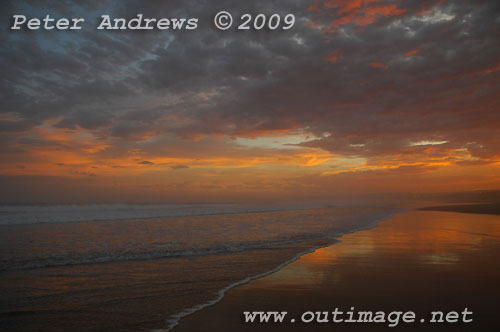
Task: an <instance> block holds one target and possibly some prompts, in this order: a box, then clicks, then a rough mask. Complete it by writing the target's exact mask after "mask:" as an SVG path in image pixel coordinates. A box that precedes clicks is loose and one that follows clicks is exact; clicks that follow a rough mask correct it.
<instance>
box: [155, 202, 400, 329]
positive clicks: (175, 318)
mask: <svg viewBox="0 0 500 332" xmlns="http://www.w3.org/2000/svg"><path fill="white" fill-rule="evenodd" d="M401 212H404V210H396V211H391V212H388V213H385V214H383V215H381V216H378V217H377V218H374V220H373V221H372V222H370V223H368V224H366V225H364V226H362V227H359V228H355V229H352V230H349V231H346V232H345V233H343V234H341V235H339V236H337V237H342V236H343V235H346V234H349V233H354V232H357V231H361V230H366V229H370V228H374V227H376V226H377V225H378V223H379V222H381V221H383V220H386V219H388V218H390V217H392V216H393V215H395V214H397V213H401ZM338 242H341V241H340V240H338V239H335V240H334V241H333V242H330V243H327V244H325V245H321V246H317V247H313V248H311V249H308V250H306V251H303V252H300V253H298V254H297V255H295V256H294V257H292V258H291V259H289V260H287V261H285V262H283V263H281V264H280V265H278V266H277V267H275V268H274V269H272V270H269V271H266V272H264V273H260V274H257V275H254V276H251V277H247V278H245V279H243V280H240V281H237V282H235V283H232V284H230V285H228V286H226V287H224V288H222V289H221V290H219V291H218V292H217V295H216V297H215V298H214V299H213V300H210V301H208V302H206V303H203V304H199V305H196V306H194V307H190V308H187V309H184V310H182V311H181V312H179V313H177V314H174V315H172V316H170V317H169V318H168V319H167V320H166V323H167V328H166V329H154V330H150V332H169V331H171V330H172V329H173V328H174V327H175V326H177V325H178V324H179V321H180V320H181V319H182V318H184V317H186V316H189V315H191V314H193V313H195V312H197V311H200V310H202V309H205V308H207V307H210V306H212V305H214V304H216V303H218V302H219V301H221V300H222V299H223V298H224V295H225V294H226V292H227V291H228V290H230V289H232V288H234V287H237V286H240V285H243V284H246V283H248V282H250V281H252V280H255V279H259V278H262V277H265V276H267V275H270V274H272V273H274V272H277V271H279V270H281V269H282V268H284V267H285V266H287V265H288V264H290V263H293V262H295V261H296V260H298V259H299V258H300V257H302V256H303V255H306V254H309V253H312V252H314V251H316V250H318V249H321V248H325V247H329V246H331V245H334V244H335V243H338Z"/></svg>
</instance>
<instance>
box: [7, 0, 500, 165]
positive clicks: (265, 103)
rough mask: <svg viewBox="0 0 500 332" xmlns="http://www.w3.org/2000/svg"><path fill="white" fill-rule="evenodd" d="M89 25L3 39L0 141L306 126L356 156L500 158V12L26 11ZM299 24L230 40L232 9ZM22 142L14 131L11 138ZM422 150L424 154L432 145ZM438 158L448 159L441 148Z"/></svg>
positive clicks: (139, 7) (169, 6)
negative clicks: (218, 20) (215, 20)
mask: <svg viewBox="0 0 500 332" xmlns="http://www.w3.org/2000/svg"><path fill="white" fill-rule="evenodd" d="M28 9H29V12H31V13H33V14H38V15H39V16H42V15H44V14H46V13H50V14H53V15H54V16H61V15H70V14H71V15H76V16H81V17H85V18H86V19H87V22H86V25H85V28H84V30H82V31H73V32H43V31H40V32H8V31H5V28H4V29H3V31H2V32H0V37H1V38H2V46H1V50H0V71H1V72H2V81H1V85H0V94H1V97H2V98H1V101H0V110H1V111H2V112H11V113H15V114H16V116H17V117H16V118H15V119H14V120H8V121H0V132H2V133H12V132H21V133H22V132H26V131H27V130H29V129H30V128H32V127H34V126H38V125H41V124H42V123H43V122H44V121H46V120H49V119H57V121H58V122H57V124H56V126H57V127H59V128H68V129H75V128H78V127H81V128H85V129H88V130H92V131H93V132H94V133H95V135H97V136H98V137H100V138H103V139H104V138H108V137H114V138H117V139H122V140H124V141H138V140H143V139H147V138H150V137H154V136H157V135H163V134H173V135H177V136H178V137H182V138H193V137H200V136H204V135H228V136H256V135H260V134H262V133H266V132H273V131H278V130H280V131H281V130H287V129H292V128H305V129H306V130H308V131H310V132H311V133H313V134H314V135H316V136H317V137H318V138H317V139H316V140H313V141H310V142H307V143H303V145H306V146H311V147H320V148H323V149H325V150H328V151H331V152H334V153H338V154H343V155H348V156H364V157H374V156H378V155H389V154H394V153H403V154H404V153H407V154H411V153H420V152H419V151H420V150H422V148H420V147H409V145H410V144H411V143H413V142H418V141H425V140H428V141H432V140H437V141H448V142H449V143H448V145H445V146H443V147H440V148H439V149H441V150H438V152H437V153H439V151H442V152H443V153H445V152H446V151H448V150H449V149H451V148H457V149H458V148H465V149H468V151H470V153H471V154H472V155H474V156H477V157H479V158H484V159H488V158H490V157H492V156H498V155H499V154H500V150H499V149H500V147H499V145H498V143H497V142H498V141H499V139H500V134H499V131H498V128H499V125H500V112H498V109H500V105H499V100H500V99H499V91H500V83H499V82H500V80H499V75H500V71H499V70H498V66H499V61H500V43H499V42H498V31H499V29H500V19H499V14H500V5H499V4H498V2H497V1H482V2H481V3H477V2H463V1H445V2H443V1H439V2H438V1H427V2H421V1H398V2H392V1H365V2H361V1H326V2H322V1H319V2H318V1H306V0H295V1H287V2H283V1H279V2H278V1H252V2H249V1H245V2H243V1H242V2H239V3H235V2H234V1H201V0H200V1H147V2H145V1H121V2H111V1H99V2H97V1H96V2H94V3H93V6H90V5H88V4H87V3H86V4H85V5H84V4H81V3H80V2H78V3H76V2H75V3H69V2H64V3H61V2H56V1H44V2H42V3H40V2H31V3H30V2H26V1H25V2H22V1H19V2H18V1H16V2H14V1H12V2H9V5H8V6H5V7H4V9H3V10H2V12H1V15H2V21H3V22H9V16H10V15H12V14H14V13H19V12H23V10H28ZM222 9H225V10H230V11H231V12H232V13H233V14H234V16H235V17H237V14H240V13H244V12H249V13H259V12H265V13H274V12H278V13H283V14H285V13H289V12H290V13H294V14H295V15H296V16H297V23H296V25H295V27H294V28H293V29H291V30H288V31H275V32H271V31H217V30H215V29H214V28H213V27H212V26H211V23H210V22H211V17H212V16H213V14H214V13H216V12H217V11H218V10H222ZM137 13H142V14H144V15H145V17H156V18H159V17H167V18H168V17H198V18H199V19H200V24H199V28H198V29H197V30H196V31H178V32H170V31H146V32H144V31H142V32H123V31H120V32H104V31H97V30H95V20H96V18H97V17H98V15H100V14H111V15H113V16H115V17H127V18H131V17H134V16H135V15H136V14H137ZM9 135H11V134H9ZM419 149H420V150H419ZM436 149H437V148H436Z"/></svg>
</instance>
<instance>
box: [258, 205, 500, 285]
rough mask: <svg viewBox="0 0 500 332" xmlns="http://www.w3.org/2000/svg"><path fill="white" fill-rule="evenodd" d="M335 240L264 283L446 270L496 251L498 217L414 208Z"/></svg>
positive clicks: (499, 234) (499, 238) (302, 282)
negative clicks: (481, 252) (357, 273)
mask: <svg viewBox="0 0 500 332" xmlns="http://www.w3.org/2000/svg"><path fill="white" fill-rule="evenodd" d="M339 240H340V241H341V242H340V243H337V244H334V245H331V246H329V247H325V248H321V249H318V250H316V251H315V252H314V253H311V254H308V255H304V256H302V257H301V258H300V259H299V260H298V261H297V263H294V264H290V265H288V266H287V267H286V268H284V269H282V270H281V271H279V272H277V273H275V274H274V275H271V276H269V277H267V278H266V279H267V280H263V282H264V283H280V284H288V285H297V286H303V287H316V286H317V287H319V286H320V285H323V284H324V282H328V283H330V284H331V283H337V282H342V280H343V275H344V274H345V273H344V272H345V271H347V270H351V269H358V270H359V269H361V271H363V270H366V271H367V272H366V273H367V276H369V275H370V274H372V272H373V271H375V272H376V273H400V274H402V276H403V277H404V276H405V274H409V273H410V272H408V271H413V270H415V269H417V270H418V269H420V270H426V269H428V270H429V271H431V270H432V269H440V270H441V271H442V270H446V269H447V268H452V266H460V264H462V263H463V262H462V261H463V259H469V260H470V254H471V253H473V252H477V251H479V250H484V249H488V248H491V247H492V246H493V247H494V248H496V249H495V250H497V249H498V248H499V244H500V216H496V215H480V214H461V213H451V212H430V211H414V212H408V213H402V214H398V215H395V216H393V217H391V218H389V219H387V220H385V221H383V222H381V223H380V224H379V225H378V226H377V227H375V228H373V229H369V230H364V231H358V232H355V233H352V234H347V235H344V236H342V237H340V238H339ZM463 264H464V265H465V264H466V263H463ZM467 264H468V263H467ZM405 269H406V270H405ZM404 270H405V271H404ZM432 271H434V270H432Z"/></svg>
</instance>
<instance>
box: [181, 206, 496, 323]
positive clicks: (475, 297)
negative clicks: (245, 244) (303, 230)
mask: <svg viewBox="0 0 500 332" xmlns="http://www.w3.org/2000/svg"><path fill="white" fill-rule="evenodd" d="M340 240H341V242H340V243H337V244H334V245H332V246H329V247H326V248H322V249H318V250H316V251H315V252H313V253H310V254H306V255H304V256H302V257H301V258H300V259H299V260H297V261H295V262H293V263H291V264H289V265H287V266H286V267H284V268H283V269H281V270H279V271H278V272H276V273H273V274H270V275H268V276H266V277H263V278H260V279H257V280H254V281H251V282H249V283H247V284H245V285H242V286H239V287H236V288H234V289H231V290H230V291H228V292H227V293H226V295H225V297H224V298H223V299H222V300H221V301H220V302H218V303H217V304H215V305H214V306H211V307H208V308H206V309H203V310H201V311H198V312H196V313H194V314H192V315H190V316H187V317H185V318H183V319H182V320H181V321H180V324H179V325H178V326H177V327H176V328H175V329H174V332H183V331H318V330H320V331H344V330H345V331H347V330H348V331H366V330H370V331H395V330H398V331H399V330H401V329H403V330H412V331H427V330H431V331H443V330H445V331H499V330H500V315H499V313H500V311H499V309H498V299H499V298H500V287H499V282H498V281H499V280H500V266H499V265H498V257H500V216H497V215H486V214H484V215H483V214H464V213H453V212H433V211H414V212H407V213H402V214H398V215H396V216H394V217H392V218H390V219H387V220H385V221H383V222H381V223H380V224H379V225H378V226H377V227H376V228H373V229H369V230H364V231H359V232H355V233H352V234H348V235H345V236H343V237H341V238H340ZM351 307H354V308H355V310H365V311H366V310H367V311H374V312H375V311H379V310H383V311H386V312H387V313H388V312H391V311H395V310H397V311H408V310H410V311H413V312H415V313H416V317H417V319H416V322H415V323H412V324H402V323H400V324H399V325H398V327H397V328H396V329H394V328H389V327H388V326H387V325H388V323H378V324H375V323H371V324H369V323H337V324H334V323H331V322H330V323H309V324H305V323H301V322H300V317H301V314H302V313H303V312H305V311H308V310H311V311H332V310H334V309H335V308H339V310H341V311H347V310H349V309H350V308H351ZM465 308H468V309H469V310H470V311H472V312H473V314H472V316H471V317H472V318H473V321H472V322H471V323H467V324H466V323H463V322H458V323H440V324H439V323H433V324H431V323H429V322H428V321H427V320H428V319H429V318H430V312H431V311H435V310H440V311H443V312H445V313H447V312H449V311H458V312H462V311H463V310H464V309H465ZM244 311H280V312H281V311H287V312H288V314H287V316H286V319H285V323H267V324H265V323H259V324H257V323H244V322H243V312H244ZM291 318H295V319H296V320H297V322H295V323H292V322H290V320H291ZM420 319H425V320H426V321H425V322H424V323H421V322H420Z"/></svg>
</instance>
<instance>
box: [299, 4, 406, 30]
mask: <svg viewBox="0 0 500 332" xmlns="http://www.w3.org/2000/svg"><path fill="white" fill-rule="evenodd" d="M308 10H309V11H313V12H316V13H318V14H320V13H325V12H326V13H327V15H329V16H331V17H334V19H333V20H332V21H330V23H329V24H328V25H327V26H326V27H325V29H324V30H325V31H326V32H334V31H335V30H336V29H337V28H339V27H340V26H342V25H345V24H349V23H351V22H352V23H354V24H356V25H357V26H366V25H369V24H372V23H375V22H376V21H377V19H378V18H379V17H390V16H399V15H402V14H404V13H405V12H406V8H398V7H397V6H396V5H395V4H392V3H391V4H384V3H383V1H381V0H335V1H334V0H326V1H323V2H317V3H315V4H314V5H312V6H310V7H309V8H308Z"/></svg>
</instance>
